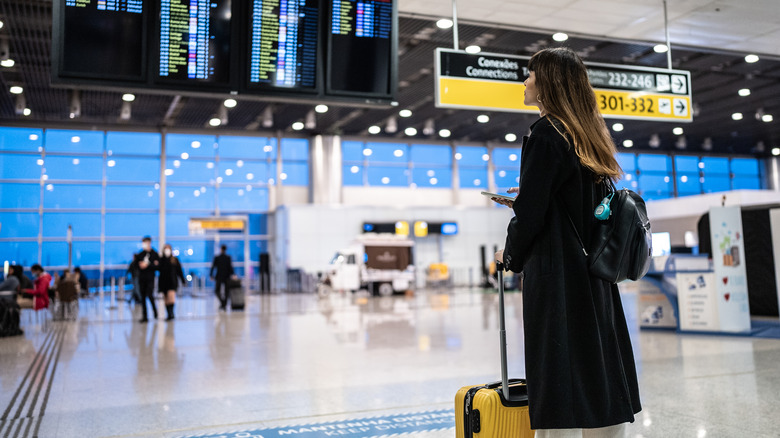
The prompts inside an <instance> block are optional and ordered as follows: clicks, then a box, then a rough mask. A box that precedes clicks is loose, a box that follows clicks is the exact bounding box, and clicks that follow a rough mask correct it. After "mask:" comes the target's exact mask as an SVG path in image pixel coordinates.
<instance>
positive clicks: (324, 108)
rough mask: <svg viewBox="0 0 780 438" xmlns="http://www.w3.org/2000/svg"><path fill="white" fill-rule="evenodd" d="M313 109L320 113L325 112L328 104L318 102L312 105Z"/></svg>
mask: <svg viewBox="0 0 780 438" xmlns="http://www.w3.org/2000/svg"><path fill="white" fill-rule="evenodd" d="M314 111H316V112H318V113H320V114H325V113H326V112H328V105H323V104H319V105H317V106H315V107H314Z"/></svg>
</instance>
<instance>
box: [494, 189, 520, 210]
mask: <svg viewBox="0 0 780 438" xmlns="http://www.w3.org/2000/svg"><path fill="white" fill-rule="evenodd" d="M519 191H520V187H510V188H509V190H507V191H506V192H507V193H517V192H519ZM490 200H492V201H493V202H495V203H496V204H501V205H506V206H507V207H509V208H512V205H514V203H515V202H514V201H510V200H508V199H501V198H490Z"/></svg>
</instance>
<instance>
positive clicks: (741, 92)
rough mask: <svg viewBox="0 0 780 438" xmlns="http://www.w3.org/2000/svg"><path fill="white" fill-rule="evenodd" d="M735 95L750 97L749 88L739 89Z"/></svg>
mask: <svg viewBox="0 0 780 438" xmlns="http://www.w3.org/2000/svg"><path fill="white" fill-rule="evenodd" d="M737 94H739V95H740V96H742V97H745V96H750V88H741V89H740V90H739V91H737Z"/></svg>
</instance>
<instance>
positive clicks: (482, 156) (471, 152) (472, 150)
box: [455, 146, 488, 168]
mask: <svg viewBox="0 0 780 438" xmlns="http://www.w3.org/2000/svg"><path fill="white" fill-rule="evenodd" d="M455 153H456V157H455V158H458V157H460V159H459V160H458V166H474V167H483V166H484V167H485V168H487V162H488V160H487V159H486V158H488V154H487V148H484V147H474V146H458V147H456V148H455ZM457 154H459V155H457Z"/></svg>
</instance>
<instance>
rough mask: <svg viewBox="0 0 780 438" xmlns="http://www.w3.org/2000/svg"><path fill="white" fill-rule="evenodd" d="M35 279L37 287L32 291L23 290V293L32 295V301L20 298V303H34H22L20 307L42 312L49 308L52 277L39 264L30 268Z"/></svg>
mask: <svg viewBox="0 0 780 438" xmlns="http://www.w3.org/2000/svg"><path fill="white" fill-rule="evenodd" d="M30 271H32V274H33V276H34V277H35V286H34V287H33V288H32V289H23V290H22V292H23V293H27V294H30V295H32V299H29V298H20V301H24V300H30V301H32V303H28V302H20V303H19V307H27V308H29V307H32V308H33V310H41V309H46V308H48V307H49V285H50V284H51V275H49V274H48V273H47V272H46V271H44V270H43V267H42V266H41V265H39V264H37V263H36V264H34V265H32V267H31V268H30Z"/></svg>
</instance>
